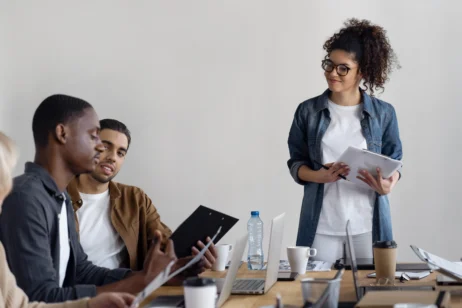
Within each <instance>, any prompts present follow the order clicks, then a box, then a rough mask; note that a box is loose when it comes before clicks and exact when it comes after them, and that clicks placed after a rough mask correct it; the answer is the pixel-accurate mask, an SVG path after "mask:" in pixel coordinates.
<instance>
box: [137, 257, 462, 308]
mask: <svg viewBox="0 0 462 308" xmlns="http://www.w3.org/2000/svg"><path fill="white" fill-rule="evenodd" d="M336 272H337V270H332V271H330V272H307V273H306V274H305V275H300V276H299V277H298V278H297V279H296V280H295V281H278V282H276V284H275V285H273V287H272V288H271V289H270V290H269V292H268V293H266V294H264V295H231V296H230V297H229V298H228V300H227V301H226V303H225V304H224V305H223V308H233V307H249V308H254V307H255V308H257V307H261V306H265V305H274V304H275V302H276V295H277V294H280V295H281V296H282V301H283V303H284V304H290V305H296V306H298V307H301V306H302V304H303V297H302V290H301V284H300V279H303V278H308V277H312V278H332V277H334V275H335V274H336ZM371 272H373V271H370V270H369V271H366V270H364V271H359V282H360V285H363V286H367V285H370V284H373V283H374V282H375V280H374V279H370V278H367V277H366V275H367V274H369V273H371ZM436 275H437V273H436V272H434V273H432V274H431V275H430V276H428V277H426V278H423V279H420V280H412V281H407V282H404V283H403V284H416V285H418V284H423V285H429V284H431V285H436ZM201 276H202V277H212V278H224V277H225V276H226V271H224V272H212V271H207V272H205V273H203V274H202V275H201ZM264 276H265V271H250V270H248V269H247V264H246V263H244V264H243V265H242V266H241V268H240V269H239V272H238V274H237V277H238V278H263V277H264ZM396 283H397V284H401V283H400V282H399V281H398V280H396ZM441 288H445V289H449V290H451V289H458V290H459V289H460V290H462V286H460V287H437V289H441ZM180 294H183V287H161V288H159V289H158V290H156V291H155V292H154V293H153V294H152V295H151V296H150V297H149V299H148V300H147V301H146V303H147V302H149V301H150V300H152V299H154V298H155V297H157V296H159V295H180ZM355 300H356V295H355V288H354V284H353V276H352V273H351V271H345V274H344V275H343V279H342V283H341V287H340V301H355ZM451 303H452V307H461V308H462V295H451Z"/></svg>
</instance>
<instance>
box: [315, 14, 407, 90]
mask: <svg viewBox="0 0 462 308" xmlns="http://www.w3.org/2000/svg"><path fill="white" fill-rule="evenodd" d="M344 25H345V27H344V28H342V29H340V31H339V32H337V33H335V34H334V35H333V36H332V37H331V38H329V39H328V40H327V41H326V42H325V43H324V50H325V51H326V52H327V55H326V57H325V58H326V59H327V58H328V57H329V56H330V53H331V52H332V51H334V50H336V49H337V50H338V49H340V50H344V51H346V52H348V53H353V54H354V55H355V60H356V62H358V64H359V71H360V72H361V74H362V75H363V84H364V87H365V89H364V90H365V91H368V90H369V92H370V94H371V95H374V90H377V89H381V90H382V92H383V91H384V84H385V83H386V82H387V81H388V76H389V74H390V73H391V72H392V71H393V69H394V68H395V67H396V68H398V69H399V68H400V65H399V62H398V59H397V57H396V54H395V52H394V51H393V49H392V48H391V45H390V42H389V40H388V37H387V32H386V31H385V29H383V28H382V27H380V26H377V25H374V24H372V23H371V22H370V21H368V20H358V19H356V18H352V19H349V20H347V21H346V22H345V23H344Z"/></svg>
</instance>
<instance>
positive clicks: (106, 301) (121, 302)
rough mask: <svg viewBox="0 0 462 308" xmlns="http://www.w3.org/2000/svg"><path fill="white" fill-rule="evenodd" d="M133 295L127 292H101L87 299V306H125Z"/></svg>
mask: <svg viewBox="0 0 462 308" xmlns="http://www.w3.org/2000/svg"><path fill="white" fill-rule="evenodd" d="M134 299H135V297H134V296H133V295H131V294H128V293H112V292H109V293H103V294H100V295H98V296H96V297H93V298H92V299H90V300H89V301H88V308H125V307H129V306H130V305H131V304H132V302H133V300H134Z"/></svg>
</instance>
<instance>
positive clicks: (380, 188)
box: [357, 168, 399, 195]
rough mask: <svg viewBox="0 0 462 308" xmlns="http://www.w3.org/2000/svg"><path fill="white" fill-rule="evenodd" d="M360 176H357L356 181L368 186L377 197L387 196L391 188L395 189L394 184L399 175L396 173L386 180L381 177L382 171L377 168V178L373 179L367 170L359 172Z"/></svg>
mask: <svg viewBox="0 0 462 308" xmlns="http://www.w3.org/2000/svg"><path fill="white" fill-rule="evenodd" d="M359 174H360V175H361V176H359V175H358V176H357V178H358V179H360V180H361V181H363V182H364V183H366V184H367V185H369V186H370V187H371V188H372V189H373V190H375V191H376V192H377V193H378V194H379V195H388V194H389V193H390V192H391V190H392V189H393V187H395V185H396V182H398V179H399V173H398V171H396V172H395V173H394V174H393V175H392V176H391V177H389V178H388V179H384V178H383V177H382V171H381V170H380V168H377V177H376V178H374V177H373V176H372V174H370V173H369V171H367V170H361V171H359Z"/></svg>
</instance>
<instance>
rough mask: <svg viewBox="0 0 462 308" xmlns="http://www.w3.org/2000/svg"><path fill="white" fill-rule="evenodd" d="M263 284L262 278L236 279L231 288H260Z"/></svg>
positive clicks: (251, 289) (252, 289)
mask: <svg viewBox="0 0 462 308" xmlns="http://www.w3.org/2000/svg"><path fill="white" fill-rule="evenodd" d="M264 285H265V281H264V280H262V279H255V280H253V279H236V280H235V281H234V283H233V290H249V291H254V290H260V289H261V288H262V287H263V286H264Z"/></svg>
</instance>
